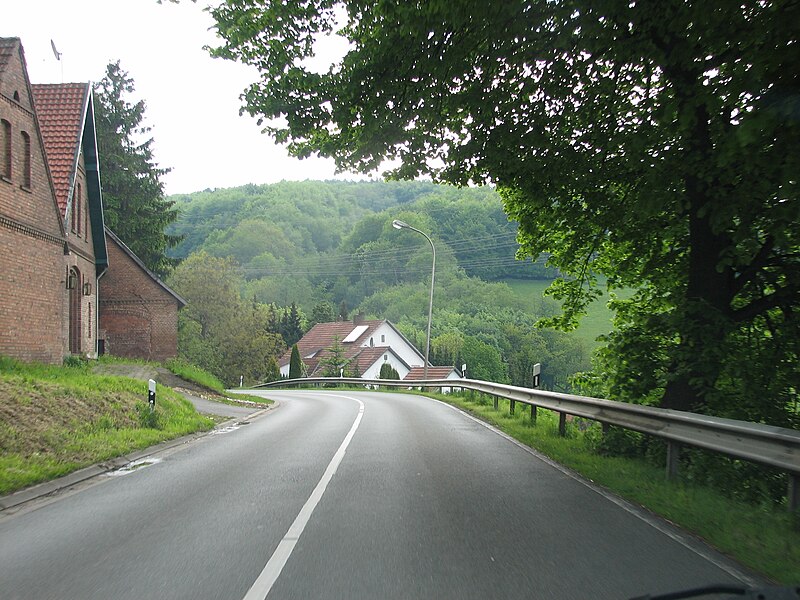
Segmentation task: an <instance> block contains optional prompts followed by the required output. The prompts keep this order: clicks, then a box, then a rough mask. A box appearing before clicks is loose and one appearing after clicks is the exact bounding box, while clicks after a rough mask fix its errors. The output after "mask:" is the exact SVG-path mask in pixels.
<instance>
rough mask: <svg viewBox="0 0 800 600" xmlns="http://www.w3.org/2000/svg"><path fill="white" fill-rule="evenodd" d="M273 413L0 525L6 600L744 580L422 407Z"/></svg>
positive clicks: (363, 594) (502, 443) (592, 594)
mask: <svg viewBox="0 0 800 600" xmlns="http://www.w3.org/2000/svg"><path fill="white" fill-rule="evenodd" d="M264 395H268V396H269V397H273V398H276V399H278V400H279V401H280V403H281V405H280V407H279V408H277V409H276V410H273V411H270V412H269V413H268V414H266V415H265V416H263V417H260V418H257V419H254V420H252V421H251V422H249V424H243V425H241V426H240V427H238V428H235V429H228V430H226V432H225V433H218V434H216V435H209V436H206V437H203V438H201V439H200V440H198V441H196V442H194V443H192V444H190V445H188V446H186V447H182V448H180V449H173V450H170V451H167V452H166V453H164V454H163V455H161V456H158V457H155V458H154V459H152V460H151V462H152V464H151V465H149V466H142V467H141V468H138V469H134V470H131V471H130V472H128V474H125V475H121V474H117V475H110V476H103V477H101V478H99V479H97V480H95V481H94V482H93V484H92V485H89V486H87V487H85V488H83V489H79V490H76V491H74V492H72V493H66V494H63V495H61V496H59V497H57V498H55V499H51V500H48V501H46V502H40V503H39V504H35V505H33V506H31V507H28V508H27V509H26V510H23V511H21V512H19V513H16V514H13V515H6V516H0V597H1V598H4V599H23V598H24V599H48V598H54V599H55V598H58V599H59V600H65V599H72V598H74V599H81V600H87V599H95V598H96V599H111V598H114V599H134V598H136V599H141V598H159V599H165V598H186V599H189V598H191V599H199V598H203V599H205V598H220V599H223V598H224V599H234V600H239V599H247V600H251V599H257V598H264V597H266V595H267V594H268V597H269V598H270V599H273V598H275V599H277V598H342V599H344V598H348V599H352V598H459V599H463V598H536V599H546V598H555V599H576V598H594V599H596V598H626V597H630V596H634V595H637V594H644V593H648V592H650V593H657V592H666V591H670V590H675V589H683V588H687V587H694V586H697V585H702V584H706V583H710V582H727V583H735V582H738V581H739V578H741V577H746V576H745V575H743V574H741V573H739V572H738V571H737V568H736V566H735V565H731V564H729V563H727V562H726V560H725V559H724V558H723V557H721V556H718V555H716V554H715V553H714V552H713V551H711V550H710V549H708V548H706V547H705V546H703V545H702V544H700V543H699V542H696V541H693V540H692V539H690V538H688V537H686V536H684V535H682V534H681V533H680V532H677V531H676V530H673V529H672V528H671V527H670V526H668V525H667V524H665V523H663V522H661V521H659V520H656V519H654V518H652V517H650V516H648V515H647V514H644V513H640V512H639V511H637V510H636V509H633V508H631V507H629V506H627V505H626V504H625V503H622V502H620V501H616V500H615V499H613V498H610V497H608V495H606V494H604V493H601V492H600V491H598V490H596V489H594V488H593V487H591V486H590V485H588V484H586V483H584V482H582V481H580V480H578V479H576V478H575V477H573V476H571V475H570V474H569V473H567V472H565V471H564V470H561V469H559V468H557V467H556V466H553V465H551V464H549V463H548V462H546V461H544V460H542V459H541V458H539V457H537V456H536V455H534V454H533V453H532V452H531V451H529V450H527V449H525V448H522V447H520V446H518V445H516V444H515V443H513V442H511V441H510V440H508V439H506V438H505V437H503V436H501V435H499V434H498V433H497V432H495V431H493V430H490V429H489V428H487V427H486V426H484V425H483V424H481V423H479V422H477V421H475V420H474V419H471V418H469V417H468V416H466V415H464V414H463V413H461V412H459V411H457V410H455V409H453V408H451V407H449V406H447V405H445V404H442V403H439V402H436V401H433V400H429V399H426V398H422V397H419V396H411V395H403V394H391V393H368V392H344V391H342V392H308V391H306V392H303V391H280V392H278V391H270V392H269V393H268V394H267V393H264Z"/></svg>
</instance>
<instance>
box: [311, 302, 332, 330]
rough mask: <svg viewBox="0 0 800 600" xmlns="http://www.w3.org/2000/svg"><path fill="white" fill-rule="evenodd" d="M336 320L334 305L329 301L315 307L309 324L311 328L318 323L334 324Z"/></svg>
mask: <svg viewBox="0 0 800 600" xmlns="http://www.w3.org/2000/svg"><path fill="white" fill-rule="evenodd" d="M335 320H336V315H335V314H334V308H333V304H331V303H330V302H328V301H327V300H323V301H322V302H318V303H317V304H315V305H314V308H313V310H312V311H311V319H310V321H309V323H308V324H309V326H310V327H313V326H314V325H316V324H317V323H332V322H333V321H335Z"/></svg>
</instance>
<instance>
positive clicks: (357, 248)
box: [169, 181, 553, 303]
mask: <svg viewBox="0 0 800 600" xmlns="http://www.w3.org/2000/svg"><path fill="white" fill-rule="evenodd" d="M169 199H170V200H173V201H175V202H176V206H177V208H178V210H179V211H180V217H179V219H178V220H177V222H176V223H175V224H174V225H173V226H172V227H171V228H170V231H169V233H172V234H177V235H182V236H184V241H183V242H182V243H181V244H180V245H179V246H178V247H177V248H175V249H174V250H173V252H172V255H173V256H175V257H178V258H184V257H186V256H188V255H189V254H190V253H192V252H194V251H196V250H199V249H204V250H206V251H207V252H208V253H209V254H212V255H214V256H231V257H233V258H234V259H235V260H236V261H237V262H238V263H239V264H240V265H241V266H242V268H243V270H244V274H245V277H246V278H247V279H248V280H250V281H253V280H258V279H261V278H264V277H281V276H284V275H288V274H291V275H294V276H300V277H305V278H306V279H307V280H308V283H309V284H310V285H311V287H320V286H321V287H322V288H326V287H327V288H330V287H331V286H333V285H334V284H335V282H336V280H337V279H339V278H340V277H341V276H345V277H347V278H348V280H349V281H350V284H352V285H356V284H357V283H358V282H357V281H356V280H357V279H360V275H359V274H360V273H364V276H366V277H370V276H372V275H373V274H374V273H375V272H376V271H378V272H383V271H385V267H386V265H385V264H384V263H385V262H386V261H385V259H386V258H387V256H391V255H395V256H396V255H397V252H393V249H396V250H398V251H402V248H401V247H398V246H397V245H396V244H393V243H386V239H384V238H385V237H386V231H385V229H386V227H387V225H390V224H391V221H392V220H393V219H394V218H403V219H404V220H407V221H409V222H412V221H413V222H417V223H420V229H422V228H423V227H424V230H425V231H427V232H428V233H429V234H430V235H431V237H433V238H434V240H435V243H436V244H437V251H441V252H450V253H451V254H452V256H453V257H454V259H455V262H456V263H457V267H458V268H460V269H462V270H463V272H464V273H466V274H467V275H469V276H474V277H480V278H481V279H483V280H485V281H495V280H499V279H503V278H508V277H513V278H516V279H551V278H552V277H553V273H552V271H548V270H547V269H545V268H544V267H543V265H542V264H541V262H540V263H539V264H533V263H531V262H530V261H527V263H526V262H523V261H517V260H516V259H515V253H516V250H517V244H516V224H515V223H512V222H509V221H508V219H507V217H506V215H505V213H504V212H503V208H502V203H501V201H500V198H499V196H498V194H497V193H496V192H495V190H494V189H493V188H490V187H481V188H454V187H450V186H440V185H436V184H433V183H430V182H424V181H411V182H384V181H359V182H349V181H302V182H281V183H276V184H270V185H252V184H251V185H246V186H242V187H237V188H228V189H215V190H206V191H203V192H196V193H193V194H181V195H175V196H171V197H170V198H169ZM403 215H404V216H403ZM411 235H412V236H413V234H411ZM407 236H408V233H406V237H407ZM420 241H421V240H416V242H420ZM415 245H417V244H415ZM418 270H420V271H421V272H420V276H422V275H423V274H424V273H423V272H422V271H424V270H423V269H421V267H420V268H419V269H418ZM378 274H379V275H380V274H381V273H378ZM274 287H275V286H274V285H273V286H271V288H273V289H274ZM295 287H296V286H295ZM279 295H280V294H279ZM362 296H363V295H362ZM358 300H359V298H356V297H353V296H351V297H350V298H348V301H349V302H351V303H352V302H357V301H358Z"/></svg>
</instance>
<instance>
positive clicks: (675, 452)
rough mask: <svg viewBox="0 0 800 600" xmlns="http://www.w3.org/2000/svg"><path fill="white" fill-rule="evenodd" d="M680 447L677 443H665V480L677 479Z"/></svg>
mask: <svg viewBox="0 0 800 600" xmlns="http://www.w3.org/2000/svg"><path fill="white" fill-rule="evenodd" d="M680 457H681V445H680V444H679V443H677V442H673V441H668V442H667V479H670V480H673V479H675V478H676V477H678V465H679V464H680Z"/></svg>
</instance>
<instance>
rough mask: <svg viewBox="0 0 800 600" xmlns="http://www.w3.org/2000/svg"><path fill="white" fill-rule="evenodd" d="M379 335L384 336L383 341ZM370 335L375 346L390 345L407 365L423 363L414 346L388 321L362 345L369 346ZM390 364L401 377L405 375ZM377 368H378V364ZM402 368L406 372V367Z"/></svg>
mask: <svg viewBox="0 0 800 600" xmlns="http://www.w3.org/2000/svg"><path fill="white" fill-rule="evenodd" d="M381 336H384V338H383V341H381ZM370 337H371V338H372V340H373V342H374V343H375V346H390V347H391V348H392V350H394V351H395V353H396V354H397V355H398V356H399V357H400V358H402V359H403V360H404V361H405V362H406V363H407V364H408V365H410V366H412V367H421V366H423V365H424V364H425V361H424V360H423V358H422V357H421V356H420V355H419V354H417V353H416V352H415V351H414V348H413V347H412V346H411V345H410V344H409V343H408V342H407V341H406V340H404V339H403V338H402V336H400V334H398V333H397V332H396V331H395V330H394V328H392V326H391V325H389V324H388V323H384V324H383V325H380V326H378V328H377V329H376V330H375V331H374V332H373V333H372V335H371V336H369V337H367V339H366V340H364V344H363V345H364V346H369V339H370ZM424 350H425V349H424V348H423V349H422V352H424ZM392 366H394V368H395V369H397V372H398V373H400V376H401V377H405V375H404V374H403V372H402V371H401V370H400V369H398V368H397V367H396V366H395V365H392ZM378 368H380V365H379V367H378ZM404 370H405V372H406V373H408V369H407V368H404Z"/></svg>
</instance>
